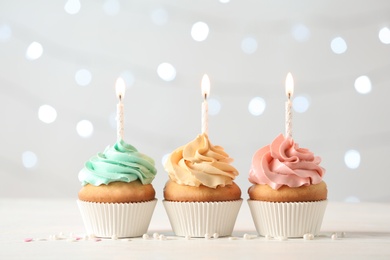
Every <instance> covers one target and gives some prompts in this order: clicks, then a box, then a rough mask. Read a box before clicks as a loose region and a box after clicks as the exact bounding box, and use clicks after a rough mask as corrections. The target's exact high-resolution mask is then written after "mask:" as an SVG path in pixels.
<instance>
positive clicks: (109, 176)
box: [79, 140, 157, 186]
mask: <svg viewBox="0 0 390 260" xmlns="http://www.w3.org/2000/svg"><path fill="white" fill-rule="evenodd" d="M156 172H157V170H156V168H155V167H154V161H153V159H152V158H150V157H148V156H146V155H144V154H142V153H139V152H138V151H137V149H136V148H135V147H134V146H132V145H130V144H127V143H125V142H124V141H123V140H119V141H118V142H116V143H115V145H113V146H111V147H110V146H108V147H107V148H106V149H105V151H104V152H103V153H98V154H97V155H96V156H93V157H92V158H91V159H89V161H87V162H86V163H85V166H84V168H83V169H82V170H81V171H80V172H79V180H80V181H81V183H82V185H86V184H87V183H90V184H92V185H94V186H99V185H101V184H108V183H110V182H115V181H121V182H132V181H135V180H137V179H138V180H140V181H141V182H142V184H149V183H151V182H152V180H153V179H154V177H155V175H156Z"/></svg>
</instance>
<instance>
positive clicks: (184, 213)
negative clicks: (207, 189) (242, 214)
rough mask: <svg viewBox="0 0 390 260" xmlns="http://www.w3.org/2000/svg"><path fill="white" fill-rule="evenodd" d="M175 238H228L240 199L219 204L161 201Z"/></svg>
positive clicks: (240, 202)
mask: <svg viewBox="0 0 390 260" xmlns="http://www.w3.org/2000/svg"><path fill="white" fill-rule="evenodd" d="M163 204H164V207H165V210H166V211H167V214H168V218H169V222H170V223H171V226H172V229H173V232H174V233H175V235H176V236H191V237H205V235H206V234H208V235H213V234H215V233H217V234H218V235H219V236H230V235H231V234H232V232H233V228H234V224H235V222H236V219H237V215H238V211H239V210H240V207H241V204H242V199H239V200H234V201H220V202H175V201H167V200H164V201H163Z"/></svg>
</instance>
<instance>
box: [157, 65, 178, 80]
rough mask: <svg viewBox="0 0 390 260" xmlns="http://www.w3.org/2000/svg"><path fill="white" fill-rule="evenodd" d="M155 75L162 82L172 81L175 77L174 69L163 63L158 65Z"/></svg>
mask: <svg viewBox="0 0 390 260" xmlns="http://www.w3.org/2000/svg"><path fill="white" fill-rule="evenodd" d="M157 74H158V76H159V77H160V78H161V79H162V80H164V81H172V80H174V79H175V77H176V69H175V68H174V67H173V66H172V65H171V64H170V63H167V62H164V63H161V64H160V65H158V67H157Z"/></svg>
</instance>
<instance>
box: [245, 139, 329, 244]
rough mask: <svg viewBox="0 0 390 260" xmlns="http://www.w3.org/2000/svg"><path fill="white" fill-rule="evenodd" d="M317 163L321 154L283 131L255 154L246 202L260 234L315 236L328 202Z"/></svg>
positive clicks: (325, 188) (321, 169)
mask: <svg viewBox="0 0 390 260" xmlns="http://www.w3.org/2000/svg"><path fill="white" fill-rule="evenodd" d="M320 162H321V159H320V157H318V156H314V154H313V153H312V152H311V151H309V150H308V149H305V148H300V147H299V146H298V144H297V143H295V142H294V140H293V139H292V138H291V137H288V138H285V137H284V136H283V135H282V134H280V135H279V136H278V137H276V138H275V140H274V141H273V142H272V143H271V144H270V145H267V146H265V147H263V148H261V149H259V150H258V151H257V152H256V153H255V154H254V156H253V159H252V166H251V170H250V173H249V181H250V182H251V183H253V185H252V186H251V187H250V188H249V190H248V193H249V197H250V199H249V200H248V203H249V207H250V209H251V213H252V217H253V220H254V222H255V226H256V230H257V232H258V233H259V234H260V235H262V236H266V235H270V236H273V237H278V236H283V237H303V235H304V234H306V233H310V234H313V235H318V233H319V231H320V228H321V223H322V219H323V215H324V213H325V208H326V204H327V186H326V184H325V182H324V181H323V179H322V177H323V175H324V173H325V169H324V168H322V167H321V166H320Z"/></svg>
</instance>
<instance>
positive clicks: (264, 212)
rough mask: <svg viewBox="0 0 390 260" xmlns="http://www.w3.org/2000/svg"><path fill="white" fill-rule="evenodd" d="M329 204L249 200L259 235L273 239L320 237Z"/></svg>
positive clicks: (323, 202) (322, 202)
mask: <svg viewBox="0 0 390 260" xmlns="http://www.w3.org/2000/svg"><path fill="white" fill-rule="evenodd" d="M327 202H328V201H327V200H323V201H315V202H266V201H256V200H248V204H249V208H250V210H251V213H252V218H253V221H254V223H255V226H256V230H257V233H259V235H261V236H267V235H270V236H273V237H279V236H283V237H303V235H304V234H307V233H310V234H313V235H314V236H315V235H318V233H319V232H320V228H321V223H322V219H323V217H324V213H325V209H326V205H327Z"/></svg>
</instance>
